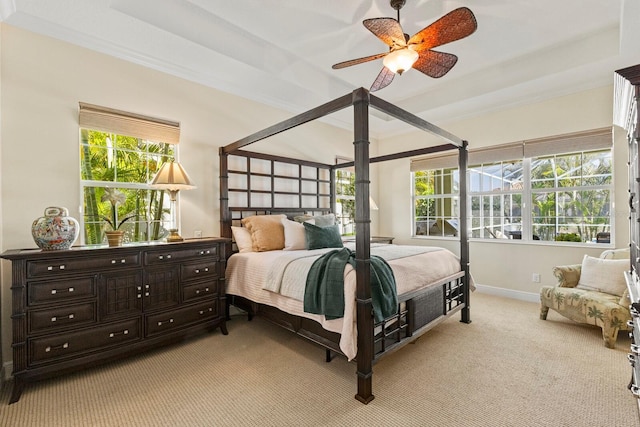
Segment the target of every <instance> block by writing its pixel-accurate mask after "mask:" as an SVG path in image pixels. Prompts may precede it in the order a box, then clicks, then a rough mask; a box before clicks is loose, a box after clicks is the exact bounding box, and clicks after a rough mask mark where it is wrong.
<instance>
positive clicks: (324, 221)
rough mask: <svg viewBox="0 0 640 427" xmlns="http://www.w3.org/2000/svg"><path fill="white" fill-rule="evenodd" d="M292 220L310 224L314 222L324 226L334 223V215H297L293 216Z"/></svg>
mask: <svg viewBox="0 0 640 427" xmlns="http://www.w3.org/2000/svg"><path fill="white" fill-rule="evenodd" d="M293 220H294V221H297V222H309V223H311V224H315V225H317V226H319V227H326V226H328V225H334V224H335V223H336V216H335V215H334V214H332V213H331V214H326V215H316V216H313V215H298V216H294V217H293Z"/></svg>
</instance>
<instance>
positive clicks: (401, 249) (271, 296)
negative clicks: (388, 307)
mask: <svg viewBox="0 0 640 427" xmlns="http://www.w3.org/2000/svg"><path fill="white" fill-rule="evenodd" d="M347 246H348V245H347ZM351 249H353V246H351ZM331 250H333V249H316V250H313V251H269V252H249V253H243V254H240V253H237V254H234V255H232V256H231V257H230V258H229V260H228V262H227V270H226V274H225V277H226V288H227V289H226V291H227V293H228V294H232V295H239V296H242V297H245V298H247V299H249V300H251V301H254V302H257V303H261V304H267V305H270V306H273V307H277V308H279V309H280V310H282V311H285V312H287V313H291V314H294V315H297V316H302V317H306V318H309V319H313V320H315V321H317V322H319V323H320V324H321V325H322V327H323V328H324V329H326V330H328V331H331V332H337V333H340V334H341V336H340V349H341V350H342V352H343V353H344V354H345V355H346V356H347V358H348V359H349V360H351V359H353V358H354V357H355V356H356V353H357V350H358V349H357V328H356V323H355V319H356V304H355V297H356V275H355V270H354V269H353V267H351V265H350V264H347V265H346V267H345V270H344V283H345V292H344V295H345V311H344V317H343V318H341V319H332V320H327V319H325V318H324V316H322V315H316V314H310V313H305V312H304V309H303V298H304V287H305V283H306V277H307V276H306V272H308V270H309V268H310V267H311V264H312V263H313V262H314V261H315V260H316V259H317V258H318V257H319V256H320V255H322V254H323V253H326V252H329V251H331ZM371 254H372V255H378V256H381V257H383V258H384V259H385V260H387V262H388V263H389V265H390V266H391V268H392V269H393V273H394V276H395V279H396V287H397V290H398V295H401V294H404V293H407V292H410V291H413V290H416V289H419V288H422V287H426V286H428V285H429V284H431V283H434V282H436V281H438V280H440V279H443V278H446V277H449V276H452V275H454V274H456V273H458V272H459V271H460V261H459V259H458V258H457V257H456V256H455V255H454V254H453V253H452V252H450V251H448V250H446V249H442V248H436V247H426V246H402V245H378V244H372V245H371Z"/></svg>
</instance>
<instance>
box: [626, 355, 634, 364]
mask: <svg viewBox="0 0 640 427" xmlns="http://www.w3.org/2000/svg"><path fill="white" fill-rule="evenodd" d="M627 360H628V361H629V364H630V365H631V366H636V357H635V356H634V355H633V354H632V353H627Z"/></svg>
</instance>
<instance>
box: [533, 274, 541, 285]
mask: <svg viewBox="0 0 640 427" xmlns="http://www.w3.org/2000/svg"><path fill="white" fill-rule="evenodd" d="M531 281H532V282H534V283H540V274H539V273H533V275H532V276H531Z"/></svg>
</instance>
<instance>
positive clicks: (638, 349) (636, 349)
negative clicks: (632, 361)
mask: <svg viewBox="0 0 640 427" xmlns="http://www.w3.org/2000/svg"><path fill="white" fill-rule="evenodd" d="M631 353H633V354H635V355H640V345H638V344H631Z"/></svg>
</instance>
